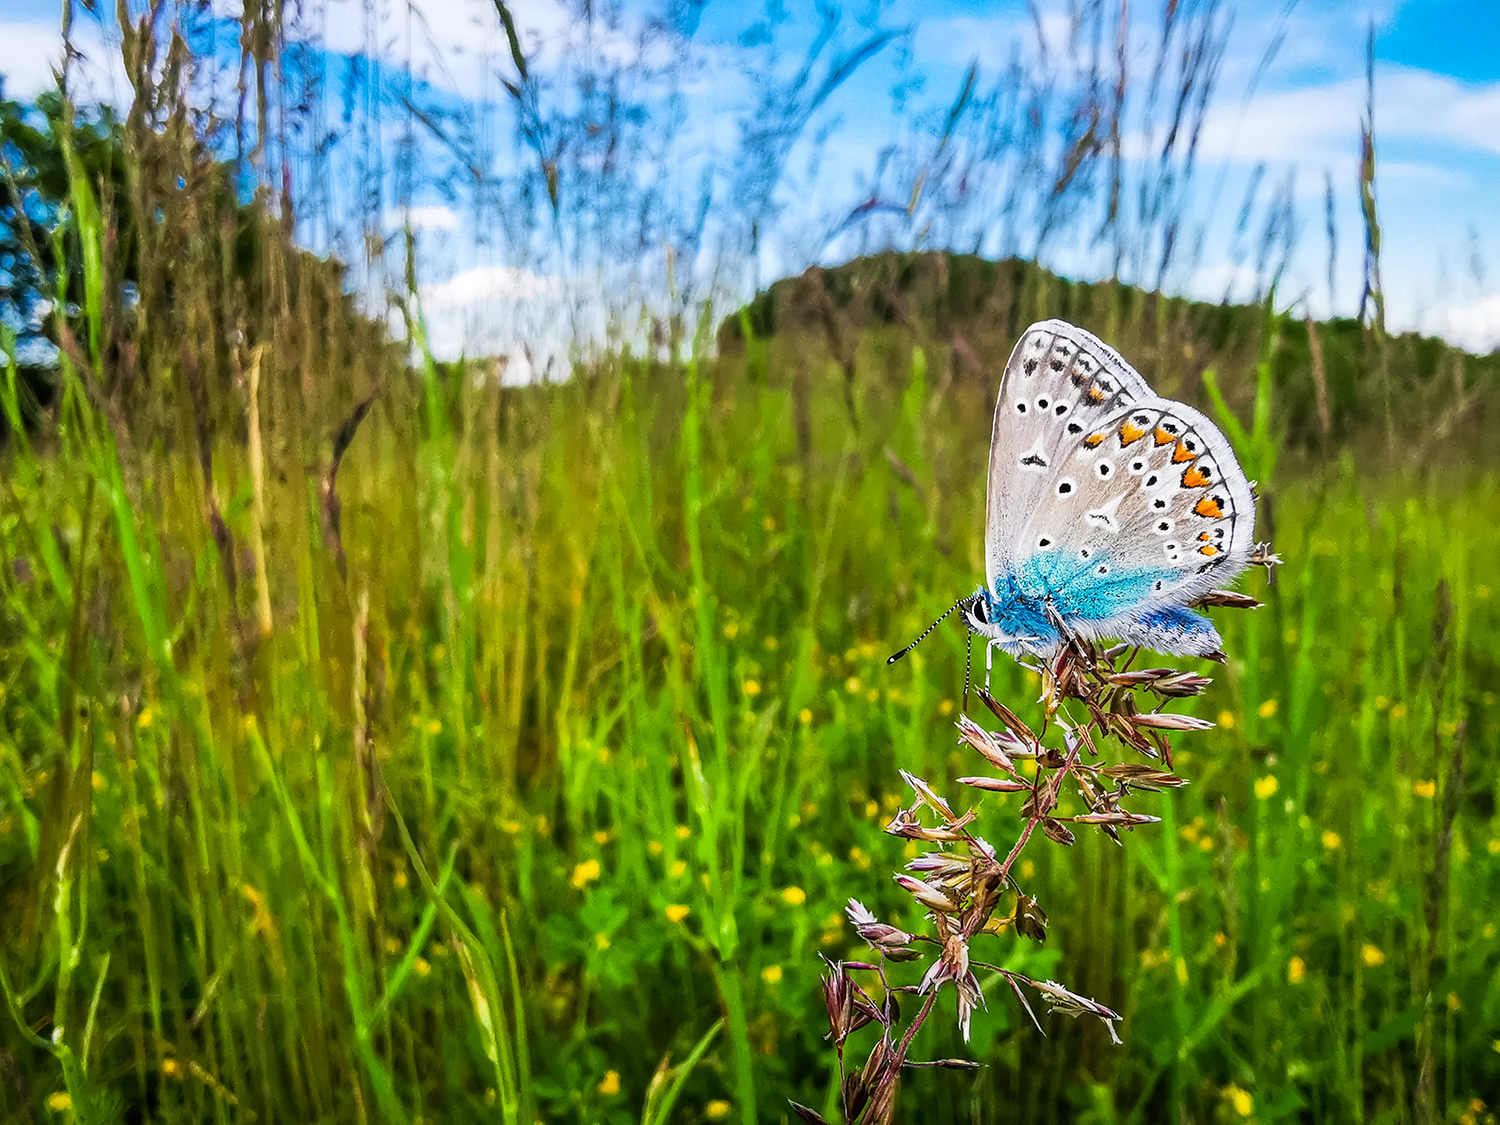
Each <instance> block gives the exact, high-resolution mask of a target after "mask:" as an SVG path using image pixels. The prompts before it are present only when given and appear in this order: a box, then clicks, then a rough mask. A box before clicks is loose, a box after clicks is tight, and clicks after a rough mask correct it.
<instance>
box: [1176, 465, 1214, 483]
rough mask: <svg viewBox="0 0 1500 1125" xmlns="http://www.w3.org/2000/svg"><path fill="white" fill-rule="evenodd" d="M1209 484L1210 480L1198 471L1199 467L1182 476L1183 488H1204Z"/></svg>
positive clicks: (1194, 467) (1195, 466)
mask: <svg viewBox="0 0 1500 1125" xmlns="http://www.w3.org/2000/svg"><path fill="white" fill-rule="evenodd" d="M1207 483H1208V478H1207V477H1206V476H1204V475H1203V474H1202V473H1201V472H1199V471H1198V466H1197V465H1194V466H1193V467H1192V468H1191V469H1189V470H1188V471H1187V472H1185V473H1183V474H1182V487H1183V488H1202V487H1203V486H1204V485H1205V484H1207Z"/></svg>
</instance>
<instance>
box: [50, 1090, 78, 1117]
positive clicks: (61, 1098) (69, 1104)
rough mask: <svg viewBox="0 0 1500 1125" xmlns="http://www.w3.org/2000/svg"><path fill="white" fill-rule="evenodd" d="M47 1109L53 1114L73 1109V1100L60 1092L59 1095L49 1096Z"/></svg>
mask: <svg viewBox="0 0 1500 1125" xmlns="http://www.w3.org/2000/svg"><path fill="white" fill-rule="evenodd" d="M47 1108H48V1109H50V1110H51V1111H52V1112H53V1113H61V1112H63V1110H66V1109H72V1108H73V1099H72V1098H70V1097H68V1095H67V1094H65V1093H64V1092H63V1091H61V1090H59V1091H58V1092H57V1093H55V1094H51V1095H49V1096H48V1098H47Z"/></svg>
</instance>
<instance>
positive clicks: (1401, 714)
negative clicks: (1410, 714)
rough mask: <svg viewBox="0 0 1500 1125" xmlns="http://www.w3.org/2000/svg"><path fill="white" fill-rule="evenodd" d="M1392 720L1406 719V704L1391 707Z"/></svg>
mask: <svg viewBox="0 0 1500 1125" xmlns="http://www.w3.org/2000/svg"><path fill="white" fill-rule="evenodd" d="M1391 718H1393V719H1404V718H1406V704H1404V703H1396V704H1393V705H1392V706H1391Z"/></svg>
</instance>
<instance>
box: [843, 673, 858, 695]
mask: <svg viewBox="0 0 1500 1125" xmlns="http://www.w3.org/2000/svg"><path fill="white" fill-rule="evenodd" d="M859 686H860V685H859V677H858V676H850V677H849V678H848V679H847V680H845V681H844V690H845V691H847V692H848V693H849V694H850V695H858V694H859Z"/></svg>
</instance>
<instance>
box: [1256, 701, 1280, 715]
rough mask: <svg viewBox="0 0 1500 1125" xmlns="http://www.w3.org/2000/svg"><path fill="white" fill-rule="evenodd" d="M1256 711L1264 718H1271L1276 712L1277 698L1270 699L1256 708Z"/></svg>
mask: <svg viewBox="0 0 1500 1125" xmlns="http://www.w3.org/2000/svg"><path fill="white" fill-rule="evenodd" d="M1255 713H1256V714H1257V715H1259V716H1260V717H1261V718H1262V719H1269V718H1270V717H1271V716H1272V715H1274V714H1276V700H1274V699H1268V700H1266V701H1265V702H1264V703H1262V704H1261V705H1260V706H1259V707H1257V708H1256V709H1255Z"/></svg>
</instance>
